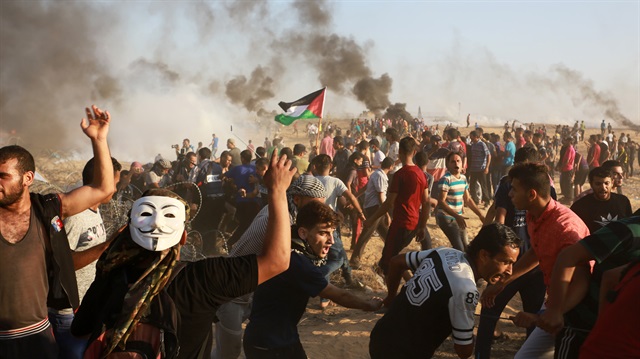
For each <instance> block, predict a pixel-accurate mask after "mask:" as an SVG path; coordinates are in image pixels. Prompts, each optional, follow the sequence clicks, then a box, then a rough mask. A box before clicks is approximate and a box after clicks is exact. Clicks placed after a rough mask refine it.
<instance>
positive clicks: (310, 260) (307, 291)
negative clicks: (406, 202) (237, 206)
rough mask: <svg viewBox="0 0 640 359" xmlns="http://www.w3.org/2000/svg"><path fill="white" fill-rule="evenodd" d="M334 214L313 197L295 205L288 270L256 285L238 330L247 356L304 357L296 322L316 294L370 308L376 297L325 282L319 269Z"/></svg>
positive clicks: (376, 303)
mask: <svg viewBox="0 0 640 359" xmlns="http://www.w3.org/2000/svg"><path fill="white" fill-rule="evenodd" d="M339 222H340V218H339V217H338V214H337V213H336V212H334V211H333V210H332V209H331V208H330V207H329V206H327V205H325V204H323V203H320V202H318V201H313V202H310V203H308V204H307V205H305V206H304V207H302V208H301V209H300V212H299V213H298V216H297V219H296V225H294V226H293V227H292V230H291V235H292V241H291V249H292V252H291V260H290V265H289V269H288V270H286V271H285V272H284V273H282V274H280V275H278V276H276V277H274V278H272V279H271V280H269V281H267V282H265V283H264V284H263V285H261V286H259V287H258V289H257V290H256V292H255V294H254V297H253V308H252V309H251V316H250V317H249V321H250V322H249V324H248V325H247V328H246V330H245V333H244V352H245V355H246V356H247V358H249V359H252V358H294V359H297V358H306V357H307V356H306V354H305V351H304V348H303V347H302V344H301V343H300V336H299V334H298V327H297V326H298V322H299V321H300V318H301V317H302V314H304V311H305V309H306V307H307V302H308V301H309V298H310V297H316V296H318V295H320V296H322V297H323V298H328V299H330V300H332V301H334V302H335V303H338V304H340V305H342V306H345V307H347V308H356V309H362V310H366V311H374V310H377V309H379V308H380V307H381V306H382V299H380V298H375V297H374V298H371V299H368V300H365V299H362V298H360V297H358V296H356V295H354V294H352V293H351V292H349V291H346V290H343V289H340V288H338V287H336V286H334V285H332V284H330V283H329V282H328V281H327V279H326V278H325V276H324V274H323V273H322V271H321V270H320V268H319V266H320V265H321V264H322V263H323V262H324V260H325V258H326V256H327V254H328V253H329V248H331V245H332V244H333V231H334V230H335V228H336V226H337V225H338V224H339Z"/></svg>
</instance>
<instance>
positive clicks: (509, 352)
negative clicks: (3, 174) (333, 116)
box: [36, 122, 640, 359]
mask: <svg viewBox="0 0 640 359" xmlns="http://www.w3.org/2000/svg"><path fill="white" fill-rule="evenodd" d="M341 125H343V128H345V127H347V123H346V122H345V123H344V124H341ZM300 127H301V128H302V127H303V126H300ZM470 130H471V129H462V133H463V135H465V136H466V135H467V134H468V132H469V131H470ZM501 131H502V129H500V128H485V132H489V133H490V132H496V133H501ZM291 132H292V128H283V130H282V134H283V135H284V138H285V145H286V146H289V147H293V145H294V144H295V143H303V144H305V145H308V140H307V139H306V137H304V136H303V135H302V136H300V137H297V138H296V137H293V136H291V135H290V134H291ZM596 132H599V130H596V129H588V130H587V137H588V135H589V134H592V133H596ZM615 132H616V133H617V134H619V133H620V132H625V131H624V130H620V129H618V130H615ZM255 137H256V138H262V137H261V136H259V135H256V136H255ZM634 140H636V141H637V140H638V137H637V136H634ZM578 149H579V151H581V153H583V154H586V148H585V145H584V144H583V143H581V144H580V145H579V148H578ZM111 151H112V153H114V155H115V156H116V157H117V156H118V149H117V148H112V149H111ZM36 164H37V165H38V172H40V173H42V174H43V175H44V177H45V178H47V179H48V180H49V181H50V182H51V183H52V184H53V185H48V186H47V185H44V186H43V185H40V186H41V187H44V188H41V189H43V190H44V191H54V190H55V191H60V190H67V189H68V188H69V185H70V184H72V183H76V182H77V181H78V180H79V179H80V173H81V170H82V167H83V165H84V162H82V161H67V160H64V158H62V159H61V158H59V155H58V154H55V153H44V152H43V153H38V154H36ZM123 165H124V168H125V169H126V168H128V165H129V164H128V163H127V164H123ZM638 168H640V166H636V173H637V174H636V176H635V177H632V178H630V179H627V180H625V184H624V187H623V188H624V194H626V195H627V196H628V197H629V199H630V200H631V204H632V208H633V209H634V210H636V209H637V208H638V207H639V206H640V199H639V197H638V196H639V195H640V190H639V189H640V181H639V180H638V178H640V174H638V172H639V170H638ZM554 180H555V182H556V188H557V189H558V190H559V188H558V187H559V185H558V178H557V176H556V178H555V179H554ZM588 186H589V185H588V184H586V186H585V189H586V188H588ZM469 217H470V219H469V220H468V221H467V223H468V233H469V237H470V238H473V237H474V236H475V235H476V234H477V232H478V231H479V229H480V227H481V223H480V220H479V219H477V217H475V215H474V214H473V213H471V211H469ZM428 229H429V231H430V233H431V236H432V237H433V239H434V245H436V246H450V244H449V242H448V241H447V239H446V237H445V236H444V234H443V233H442V231H441V230H440V229H439V228H438V227H437V225H436V224H435V220H434V219H433V218H431V219H430V220H429V223H428ZM342 234H343V237H342V238H343V241H344V243H345V247H346V249H347V252H348V254H349V256H350V255H351V253H350V251H349V244H350V234H349V233H348V231H347V230H344V231H343V233H342ZM407 250H419V246H418V245H417V244H416V243H413V244H412V245H411V246H410V247H409V248H408V249H407ZM381 251H382V241H381V240H380V239H379V238H377V237H374V238H372V240H371V241H370V242H369V244H368V246H367V248H366V250H365V252H364V254H363V256H362V264H363V265H362V268H361V269H359V270H354V272H353V274H354V277H355V278H357V279H359V280H360V281H362V282H363V283H364V284H365V285H366V286H367V290H366V291H358V292H357V293H358V295H361V296H373V295H375V296H379V297H384V296H385V295H386V292H385V288H384V283H383V282H382V280H381V278H380V277H378V276H377V275H376V274H375V273H374V271H373V265H374V263H376V262H377V261H378V260H379V258H380V253H381ZM340 281H341V279H340V278H339V277H336V284H337V285H341V283H340ZM520 309H521V303H520V300H519V298H518V297H517V296H516V297H514V299H513V300H512V301H511V302H510V304H509V306H508V307H507V308H506V309H505V312H504V313H503V314H502V316H503V317H507V316H509V315H513V314H515V313H517V312H518V311H519V310H520ZM476 313H480V307H478V308H477V310H476ZM381 316H382V314H377V313H365V312H363V311H359V310H353V309H347V308H343V307H339V306H331V307H329V308H327V309H326V310H324V311H323V310H321V309H320V306H319V299H318V298H312V299H311V300H310V301H309V304H308V306H307V312H306V313H305V315H304V316H303V318H302V320H301V321H300V323H299V325H298V328H299V331H300V336H301V339H302V343H303V345H304V348H305V350H306V352H307V354H308V356H309V358H314V359H315V358H341V359H349V358H353V359H355V358H368V357H369V355H368V345H369V333H370V331H371V329H372V328H373V326H374V325H375V323H376V321H377V320H378V319H379V318H380V317H381ZM477 321H478V320H476V322H477ZM500 327H501V329H502V331H503V333H504V334H505V337H506V338H505V339H501V340H499V341H497V342H495V343H494V345H493V352H492V356H493V357H494V358H497V359H506V358H513V356H514V354H515V353H516V351H517V350H518V348H519V347H520V346H521V345H522V343H523V341H524V336H525V334H524V333H525V331H524V329H521V328H517V327H515V326H514V325H513V324H512V323H511V322H510V321H503V320H501V321H500ZM435 357H436V358H456V357H457V355H456V354H455V352H454V350H453V344H452V342H451V339H447V340H446V341H445V342H444V343H443V344H442V346H441V347H440V348H439V350H438V351H437V352H436V354H435Z"/></svg>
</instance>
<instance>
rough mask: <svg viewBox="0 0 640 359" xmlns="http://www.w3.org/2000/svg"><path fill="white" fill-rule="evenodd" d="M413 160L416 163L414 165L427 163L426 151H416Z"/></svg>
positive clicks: (420, 165) (419, 165)
mask: <svg viewBox="0 0 640 359" xmlns="http://www.w3.org/2000/svg"><path fill="white" fill-rule="evenodd" d="M413 160H414V162H415V163H416V166H418V167H422V166H424V165H426V164H428V163H429V156H427V153H426V152H423V151H420V152H418V153H416V155H415V157H414V159H413Z"/></svg>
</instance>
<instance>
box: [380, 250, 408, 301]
mask: <svg viewBox="0 0 640 359" xmlns="http://www.w3.org/2000/svg"><path fill="white" fill-rule="evenodd" d="M405 256H406V255H405V254H398V255H396V256H394V257H393V258H391V261H390V262H389V273H388V274H387V277H386V282H387V297H386V298H384V300H383V303H384V306H385V307H389V306H390V305H391V303H392V302H393V300H394V299H395V297H396V296H397V295H398V287H399V286H400V280H401V279H402V273H404V272H405V271H407V270H408V269H409V266H408V265H407V261H406V259H405V258H406V257H405Z"/></svg>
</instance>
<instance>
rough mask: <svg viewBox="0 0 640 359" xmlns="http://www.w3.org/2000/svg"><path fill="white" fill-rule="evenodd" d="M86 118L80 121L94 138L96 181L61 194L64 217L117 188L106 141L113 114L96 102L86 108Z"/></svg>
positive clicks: (86, 131) (81, 125)
mask: <svg viewBox="0 0 640 359" xmlns="http://www.w3.org/2000/svg"><path fill="white" fill-rule="evenodd" d="M85 111H86V115H87V119H86V120H85V119H84V118H83V119H82V121H81V122H80V127H82V131H83V132H84V133H85V135H87V137H89V139H90V140H91V146H92V147H93V156H94V161H95V163H94V167H95V168H94V172H93V182H92V183H91V184H90V185H87V186H82V187H80V188H76V189H75V190H73V191H71V192H67V193H61V194H60V201H61V202H62V213H61V214H62V218H67V217H70V216H73V215H74V214H77V213H80V212H82V211H84V210H85V209H87V208H89V207H91V206H94V205H96V204H98V203H100V202H102V200H104V199H105V198H107V197H109V196H110V195H112V194H113V193H114V192H115V183H114V181H115V179H114V176H113V165H112V163H111V155H110V154H109V145H108V144H107V134H108V133H109V123H110V120H111V116H110V115H109V112H108V111H105V112H103V111H102V110H100V109H99V108H98V107H96V106H95V105H93V106H91V109H89V108H86V109H85Z"/></svg>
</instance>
